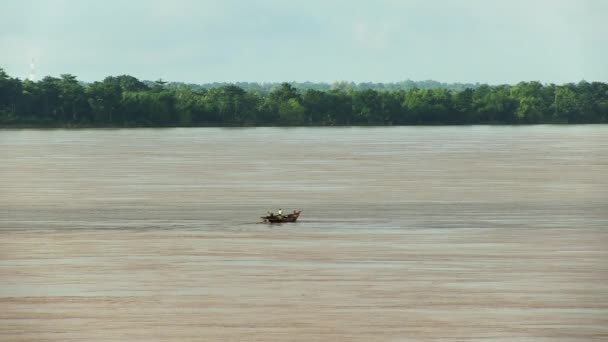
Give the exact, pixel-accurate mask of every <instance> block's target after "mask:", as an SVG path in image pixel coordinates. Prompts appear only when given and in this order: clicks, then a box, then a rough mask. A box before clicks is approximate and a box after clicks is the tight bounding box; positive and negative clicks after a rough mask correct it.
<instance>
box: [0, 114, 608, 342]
mask: <svg viewBox="0 0 608 342" xmlns="http://www.w3.org/2000/svg"><path fill="white" fill-rule="evenodd" d="M606 175H608V125H580V126H577V125H571V126H568V125H558V126H552V125H541V126H457V127H387V128H381V127H377V128H376V127H373V128H238V129H236V128H235V129H220V128H200V129H198V128H184V129H98V130H95V129H91V130H89V129H76V130H29V129H24V130H0V189H1V194H0V234H1V235H0V236H1V237H2V238H1V239H0V280H1V282H0V306H1V307H2V310H0V340H6V341H71V340H73V341H83V340H91V341H116V340H129V341H201V340H219V341H226V340H247V341H257V340H290V341H339V340H340V341H372V340H378V341H410V340H411V341H422V340H424V341H471V340H487V341H604V340H606V339H608V230H607V228H608V177H606ZM279 208H282V209H283V211H285V212H287V211H291V210H303V212H302V215H301V218H300V220H299V221H298V222H297V223H295V224H283V225H267V224H261V223H259V222H260V216H261V215H264V214H265V213H266V212H267V211H268V210H274V211H275V212H276V210H278V209H279Z"/></svg>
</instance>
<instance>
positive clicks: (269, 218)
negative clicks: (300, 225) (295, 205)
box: [261, 210, 302, 223]
mask: <svg viewBox="0 0 608 342" xmlns="http://www.w3.org/2000/svg"><path fill="white" fill-rule="evenodd" d="M301 212H302V211H301V210H300V211H295V210H294V211H293V213H291V214H287V215H274V214H272V213H270V215H266V216H262V217H261V219H262V220H264V223H287V222H296V220H297V219H298V217H300V213H301Z"/></svg>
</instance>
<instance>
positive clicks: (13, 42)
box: [0, 0, 608, 84]
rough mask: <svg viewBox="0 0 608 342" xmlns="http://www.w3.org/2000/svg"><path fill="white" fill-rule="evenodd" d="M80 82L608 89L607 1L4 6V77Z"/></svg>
mask: <svg viewBox="0 0 608 342" xmlns="http://www.w3.org/2000/svg"><path fill="white" fill-rule="evenodd" d="M32 59H34V60H35V64H36V68H37V77H39V78H40V77H42V76H44V75H53V76H57V75H59V74H62V73H71V74H74V75H76V76H78V78H79V79H81V80H83V81H95V80H101V79H103V78H104V77H105V76H108V75H120V74H129V75H133V76H135V77H138V78H140V79H149V80H155V79H158V78H163V79H166V80H169V81H183V82H192V83H207V82H214V81H218V82H221V81H257V82H268V81H271V82H276V81H299V82H302V81H313V82H320V81H323V82H333V81H336V80H348V81H355V82H364V81H371V82H394V81H400V80H405V79H412V80H427V79H433V80H437V81H443V82H486V83H490V84H498V83H516V82H519V81H523V80H526V81H528V80H538V81H541V82H543V83H565V82H578V81H580V80H582V79H585V80H588V81H603V82H606V81H608V1H605V0H572V1H565V0H505V1H503V0H460V1H456V0H454V1H450V0H442V1H439V0H437V1H431V0H420V1H416V0H373V1H372V0H369V1H367V0H366V1H357V0H349V1H341V0H335V1H334V0H218V1H211V0H147V1H134V0H103V1H99V0H64V1H59V0H57V1H55V0H44V1H28V0H2V1H1V3H0V68H4V69H5V70H6V71H7V72H8V73H9V74H10V75H11V76H14V77H19V78H25V77H27V75H28V73H29V68H30V67H29V65H30V62H31V60H32Z"/></svg>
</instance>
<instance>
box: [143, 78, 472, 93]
mask: <svg viewBox="0 0 608 342" xmlns="http://www.w3.org/2000/svg"><path fill="white" fill-rule="evenodd" d="M143 82H144V83H145V84H146V85H148V86H153V85H154V82H152V81H143ZM282 84H283V83H274V82H269V83H258V82H235V83H228V82H213V83H204V84H191V83H183V82H171V83H167V85H166V87H167V88H174V89H175V88H182V87H188V88H190V89H194V90H199V89H211V88H220V87H224V86H228V85H235V86H237V87H239V88H243V89H244V90H245V91H255V92H258V93H270V92H272V91H274V90H277V89H278V88H280V87H281V85H282ZM289 84H290V85H291V86H293V87H294V88H297V89H299V90H300V91H306V90H309V89H313V90H321V91H330V90H336V89H351V90H370V89H371V90H378V91H386V90H409V89H414V88H417V89H448V90H454V91H462V90H465V89H467V88H473V89H474V88H477V87H478V86H480V84H479V83H475V84H473V83H443V82H437V81H433V80H427V81H412V80H406V81H401V82H389V83H382V82H380V83H375V82H360V83H355V82H346V81H340V82H334V83H331V84H329V83H319V82H289Z"/></svg>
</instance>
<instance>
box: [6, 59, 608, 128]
mask: <svg viewBox="0 0 608 342" xmlns="http://www.w3.org/2000/svg"><path fill="white" fill-rule="evenodd" d="M607 122H608V84H606V83H601V82H592V83H588V82H584V81H583V82H579V83H577V84H573V83H569V84H563V85H555V84H548V85H545V84H541V83H539V82H521V83H518V84H516V85H499V86H489V85H485V84H444V83H439V82H434V81H425V82H413V81H404V82H399V83H386V84H383V83H359V84H354V83H348V82H339V83H334V84H331V85H330V84H323V83H294V84H290V83H281V84H274V83H270V84H258V83H236V84H224V83H212V84H206V85H189V84H183V83H170V84H166V83H165V82H149V81H145V82H142V81H140V80H138V79H136V78H135V77H132V76H127V75H123V76H117V77H107V78H105V79H104V80H103V81H101V82H93V83H89V84H83V83H81V82H79V81H78V80H77V79H76V77H75V76H73V75H69V74H66V75H61V77H60V78H55V77H45V78H44V79H42V80H40V81H38V82H32V81H29V80H25V81H22V80H19V79H17V78H11V77H10V76H9V75H7V74H6V73H5V72H4V70H2V69H0V126H2V127H168V126H183V127H188V126H334V125H435V124H484V123H492V124H536V123H607Z"/></svg>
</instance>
